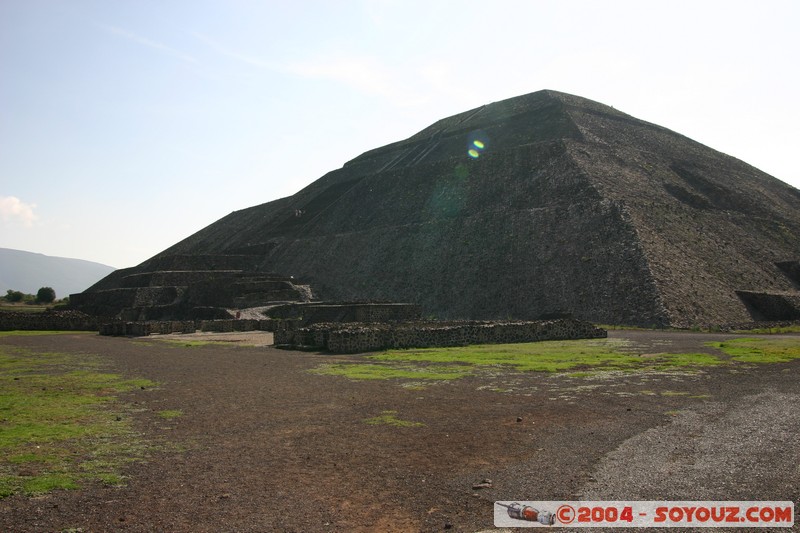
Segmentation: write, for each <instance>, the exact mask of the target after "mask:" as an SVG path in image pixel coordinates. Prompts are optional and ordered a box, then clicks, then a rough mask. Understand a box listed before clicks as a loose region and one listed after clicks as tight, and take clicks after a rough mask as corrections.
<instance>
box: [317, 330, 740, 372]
mask: <svg viewBox="0 0 800 533" xmlns="http://www.w3.org/2000/svg"><path fill="white" fill-rule="evenodd" d="M628 344H629V343H628V342H627V341H625V340H622V339H589V340H568V341H544V342H535V343H521V344H488V345H475V346H465V347H450V348H425V349H409V350H389V351H386V352H383V353H379V354H376V355H371V356H366V357H365V358H364V359H363V360H362V361H364V360H368V361H370V362H366V363H365V362H360V363H334V364H326V365H322V366H320V367H318V368H316V369H314V370H311V372H314V373H317V374H326V375H337V376H345V377H348V378H350V379H413V380H421V379H422V380H450V379H458V378H462V377H465V376H470V375H475V374H481V375H485V374H487V373H491V372H494V371H496V370H497V369H501V372H508V371H518V372H519V371H532V372H561V373H566V375H567V376H568V377H574V378H590V377H595V376H597V375H598V374H600V373H609V372H611V373H613V372H617V373H619V372H624V373H628V372H636V371H668V372H674V371H676V370H678V369H684V370H688V371H690V372H691V371H696V369H699V368H703V367H710V366H716V365H721V364H725V363H726V361H724V360H722V359H720V358H719V357H716V356H714V355H710V354H703V353H679V354H672V353H660V354H655V355H647V356H643V355H641V354H639V353H635V352H632V351H631V349H630V348H628ZM492 369H495V370H492Z"/></svg>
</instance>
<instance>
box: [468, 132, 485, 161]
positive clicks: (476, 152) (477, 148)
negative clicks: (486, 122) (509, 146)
mask: <svg viewBox="0 0 800 533" xmlns="http://www.w3.org/2000/svg"><path fill="white" fill-rule="evenodd" d="M487 148H489V136H488V135H487V134H486V132H485V131H483V130H475V131H471V132H469V134H468V135H467V155H468V156H470V157H471V158H472V159H478V158H479V157H480V156H481V154H483V152H485V151H486V149H487Z"/></svg>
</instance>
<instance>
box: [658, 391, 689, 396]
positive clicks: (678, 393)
mask: <svg viewBox="0 0 800 533" xmlns="http://www.w3.org/2000/svg"><path fill="white" fill-rule="evenodd" d="M661 396H689V393H688V392H683V391H675V390H665V391H661Z"/></svg>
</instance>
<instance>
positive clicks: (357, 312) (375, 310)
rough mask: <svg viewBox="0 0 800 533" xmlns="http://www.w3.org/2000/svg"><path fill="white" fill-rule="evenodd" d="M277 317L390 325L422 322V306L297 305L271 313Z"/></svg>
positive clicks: (362, 304)
mask: <svg viewBox="0 0 800 533" xmlns="http://www.w3.org/2000/svg"><path fill="white" fill-rule="evenodd" d="M269 316H271V317H273V318H283V319H295V318H300V319H302V321H303V324H316V323H320V322H368V323H373V322H388V321H391V320H419V319H420V317H421V316H422V310H421V309H420V306H418V305H416V304H409V303H393V302H388V303H359V302H345V303H324V302H319V303H296V304H287V305H282V306H279V307H275V308H273V309H271V310H270V311H269Z"/></svg>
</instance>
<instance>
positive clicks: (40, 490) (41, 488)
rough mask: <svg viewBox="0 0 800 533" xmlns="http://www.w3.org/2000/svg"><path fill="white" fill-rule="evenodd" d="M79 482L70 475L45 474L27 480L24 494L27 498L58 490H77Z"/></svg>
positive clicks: (23, 486) (24, 485)
mask: <svg viewBox="0 0 800 533" xmlns="http://www.w3.org/2000/svg"><path fill="white" fill-rule="evenodd" d="M77 488H78V482H77V479H76V478H75V476H73V475H70V474H43V475H40V476H34V477H32V478H30V479H27V480H25V481H24V482H23V484H22V492H23V493H25V494H26V495H27V496H35V495H37V494H46V493H48V492H51V491H54V490H56V489H64V490H70V489H77Z"/></svg>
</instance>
